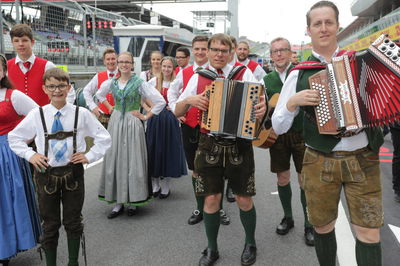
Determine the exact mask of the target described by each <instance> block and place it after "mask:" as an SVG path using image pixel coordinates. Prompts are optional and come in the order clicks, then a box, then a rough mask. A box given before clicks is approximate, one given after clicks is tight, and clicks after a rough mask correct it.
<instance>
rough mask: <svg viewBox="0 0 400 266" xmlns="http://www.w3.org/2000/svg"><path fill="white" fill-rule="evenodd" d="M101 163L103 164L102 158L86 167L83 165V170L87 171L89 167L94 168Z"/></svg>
mask: <svg viewBox="0 0 400 266" xmlns="http://www.w3.org/2000/svg"><path fill="white" fill-rule="evenodd" d="M102 162H103V158H101V159H100V160H97V161H95V162H93V163H90V164H86V165H85V169H89V168H90V167H92V166H95V165H98V164H99V163H102Z"/></svg>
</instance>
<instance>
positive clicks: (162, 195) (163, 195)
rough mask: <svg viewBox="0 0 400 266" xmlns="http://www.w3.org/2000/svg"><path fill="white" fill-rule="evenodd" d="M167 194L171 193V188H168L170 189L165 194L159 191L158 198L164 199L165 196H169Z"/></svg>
mask: <svg viewBox="0 0 400 266" xmlns="http://www.w3.org/2000/svg"><path fill="white" fill-rule="evenodd" d="M169 194H171V190H170V191H168V193H167V194H163V193H160V196H159V198H160V199H166V198H168V197H169Z"/></svg>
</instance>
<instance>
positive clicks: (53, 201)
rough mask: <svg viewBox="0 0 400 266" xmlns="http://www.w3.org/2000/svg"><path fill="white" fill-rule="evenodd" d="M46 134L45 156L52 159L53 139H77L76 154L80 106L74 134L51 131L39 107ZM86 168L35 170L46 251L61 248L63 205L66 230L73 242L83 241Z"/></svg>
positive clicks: (77, 166)
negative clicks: (50, 145)
mask: <svg viewBox="0 0 400 266" xmlns="http://www.w3.org/2000/svg"><path fill="white" fill-rule="evenodd" d="M39 110H40V118H41V121H42V125H43V130H44V135H45V149H44V153H45V154H44V155H45V156H46V157H47V156H48V149H49V140H51V139H57V140H63V139H66V138H68V137H72V139H73V153H76V151H77V149H76V134H77V125H78V114H79V107H78V106H77V107H76V110H75V121H74V129H73V131H68V132H66V131H58V132H57V133H54V134H49V133H48V132H47V128H46V123H45V119H44V114H43V109H42V107H39ZM83 174H84V170H83V165H82V164H81V163H80V164H72V163H69V164H67V165H65V166H59V167H48V168H47V169H46V170H45V171H42V172H39V171H37V170H35V173H34V181H35V185H36V192H37V195H38V202H39V210H40V216H41V218H42V220H43V236H42V238H41V241H40V242H41V244H42V247H43V248H44V249H55V248H57V245H58V236H59V232H58V229H59V228H60V226H61V217H60V214H61V213H60V203H62V206H63V220H62V223H63V225H64V228H65V231H66V232H67V237H68V238H69V239H79V238H80V237H81V235H82V233H83V223H82V207H83V201H84V196H85V186H84V179H83Z"/></svg>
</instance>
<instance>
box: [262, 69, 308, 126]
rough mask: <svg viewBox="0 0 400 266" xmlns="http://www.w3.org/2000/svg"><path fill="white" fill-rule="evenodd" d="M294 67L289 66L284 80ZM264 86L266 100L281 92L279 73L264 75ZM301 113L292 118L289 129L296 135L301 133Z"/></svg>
mask: <svg viewBox="0 0 400 266" xmlns="http://www.w3.org/2000/svg"><path fill="white" fill-rule="evenodd" d="M293 67H294V65H290V66H289V68H288V71H287V72H286V77H285V80H286V79H287V77H288V75H289V73H290V70H291V69H292V68H293ZM264 84H265V87H266V89H267V90H266V92H267V96H268V99H271V97H272V96H273V95H274V94H275V93H280V92H281V90H282V86H283V83H282V80H281V78H280V77H279V73H278V71H276V70H275V71H272V72H271V73H269V74H268V75H266V76H265V77H264ZM302 127H303V112H302V111H300V112H299V114H298V115H297V116H296V117H295V118H294V120H293V124H292V127H291V128H290V129H289V132H290V131H295V132H297V133H302V131H303V128H302Z"/></svg>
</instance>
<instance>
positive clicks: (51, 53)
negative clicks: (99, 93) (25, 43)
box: [0, 0, 143, 71]
mask: <svg viewBox="0 0 400 266" xmlns="http://www.w3.org/2000/svg"><path fill="white" fill-rule="evenodd" d="M0 11H1V16H0V25H1V26H2V32H3V34H2V36H1V39H0V52H1V53H3V54H6V55H7V56H8V57H11V56H13V55H14V52H13V47H12V43H11V39H10V35H9V31H10V29H11V28H12V26H13V25H14V24H16V23H25V24H28V25H30V26H31V27H32V30H33V32H34V38H35V44H34V46H33V52H34V53H35V55H37V56H39V57H42V58H46V59H48V60H50V61H52V62H54V63H55V64H57V65H67V66H68V68H69V70H70V71H71V70H72V71H80V70H84V69H86V70H87V68H88V67H91V68H92V67H94V68H95V69H96V67H97V66H101V65H102V53H103V51H104V50H105V49H106V48H108V47H113V38H112V37H113V34H112V27H115V26H122V25H136V24H143V23H142V22H140V21H137V20H134V19H131V18H126V17H124V16H121V15H119V14H116V13H113V12H109V11H105V10H101V9H98V8H95V7H92V6H89V5H86V4H82V3H80V4H79V3H77V2H75V1H71V0H70V1H57V2H48V1H43V0H37V1H31V2H23V4H21V2H20V1H14V2H4V1H0Z"/></svg>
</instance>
